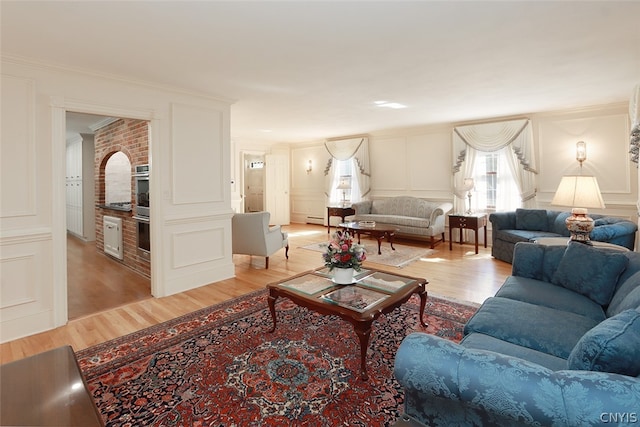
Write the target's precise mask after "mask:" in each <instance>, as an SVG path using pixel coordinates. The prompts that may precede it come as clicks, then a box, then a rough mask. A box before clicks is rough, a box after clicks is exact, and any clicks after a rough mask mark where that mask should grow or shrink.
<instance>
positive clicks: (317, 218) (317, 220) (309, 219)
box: [307, 216, 324, 225]
mask: <svg viewBox="0 0 640 427" xmlns="http://www.w3.org/2000/svg"><path fill="white" fill-rule="evenodd" d="M307 224H320V225H324V218H322V217H320V216H308V217H307Z"/></svg>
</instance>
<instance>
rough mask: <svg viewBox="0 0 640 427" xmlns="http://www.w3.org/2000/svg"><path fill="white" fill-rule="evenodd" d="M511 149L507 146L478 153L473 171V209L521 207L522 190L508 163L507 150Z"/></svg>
mask: <svg viewBox="0 0 640 427" xmlns="http://www.w3.org/2000/svg"><path fill="white" fill-rule="evenodd" d="M509 149H510V148H509V147H507V148H503V149H502V150H499V151H495V152H490V153H487V152H478V154H477V155H476V162H475V165H474V171H473V179H474V181H475V189H474V190H473V193H472V198H473V199H472V203H473V204H474V205H475V206H474V207H473V210H479V211H484V212H494V211H512V210H515V209H517V208H519V207H521V198H520V192H519V191H518V186H517V185H516V182H515V179H514V178H513V174H512V173H511V169H510V168H509V165H508V164H507V159H506V154H507V152H506V151H505V150H509Z"/></svg>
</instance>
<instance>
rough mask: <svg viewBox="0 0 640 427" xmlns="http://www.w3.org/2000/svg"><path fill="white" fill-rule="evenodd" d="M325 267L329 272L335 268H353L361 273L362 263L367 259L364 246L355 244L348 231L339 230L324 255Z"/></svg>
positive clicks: (334, 234) (332, 237)
mask: <svg viewBox="0 0 640 427" xmlns="http://www.w3.org/2000/svg"><path fill="white" fill-rule="evenodd" d="M322 259H323V260H324V265H325V266H326V267H329V271H331V270H333V269H334V268H353V269H354V270H355V271H360V269H361V267H362V261H364V260H365V259H367V254H366V251H365V250H364V246H362V245H360V244H358V243H355V242H354V241H353V237H352V236H351V234H349V232H348V231H342V230H338V231H336V232H335V233H333V235H332V236H331V241H330V242H329V244H328V245H327V251H326V252H325V253H324V254H322Z"/></svg>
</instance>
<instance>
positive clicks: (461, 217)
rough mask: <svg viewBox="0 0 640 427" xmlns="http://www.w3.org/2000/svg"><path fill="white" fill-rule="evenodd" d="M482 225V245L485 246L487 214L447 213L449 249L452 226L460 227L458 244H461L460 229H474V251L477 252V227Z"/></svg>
mask: <svg viewBox="0 0 640 427" xmlns="http://www.w3.org/2000/svg"><path fill="white" fill-rule="evenodd" d="M482 227H484V247H485V248H486V247H487V214H485V213H478V214H467V213H463V214H451V215H449V250H452V249H453V247H452V233H451V232H452V231H453V229H454V228H459V229H460V244H462V230H463V229H465V228H466V229H468V230H473V231H475V233H476V234H475V235H476V253H478V229H480V228H482Z"/></svg>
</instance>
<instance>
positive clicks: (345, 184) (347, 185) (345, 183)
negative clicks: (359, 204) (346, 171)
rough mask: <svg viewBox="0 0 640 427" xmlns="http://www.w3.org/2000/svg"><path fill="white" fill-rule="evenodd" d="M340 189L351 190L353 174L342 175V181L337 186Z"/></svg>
mask: <svg viewBox="0 0 640 427" xmlns="http://www.w3.org/2000/svg"><path fill="white" fill-rule="evenodd" d="M336 189H338V190H350V189H351V176H349V175H344V176H341V177H340V182H338V186H337V187H336Z"/></svg>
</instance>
